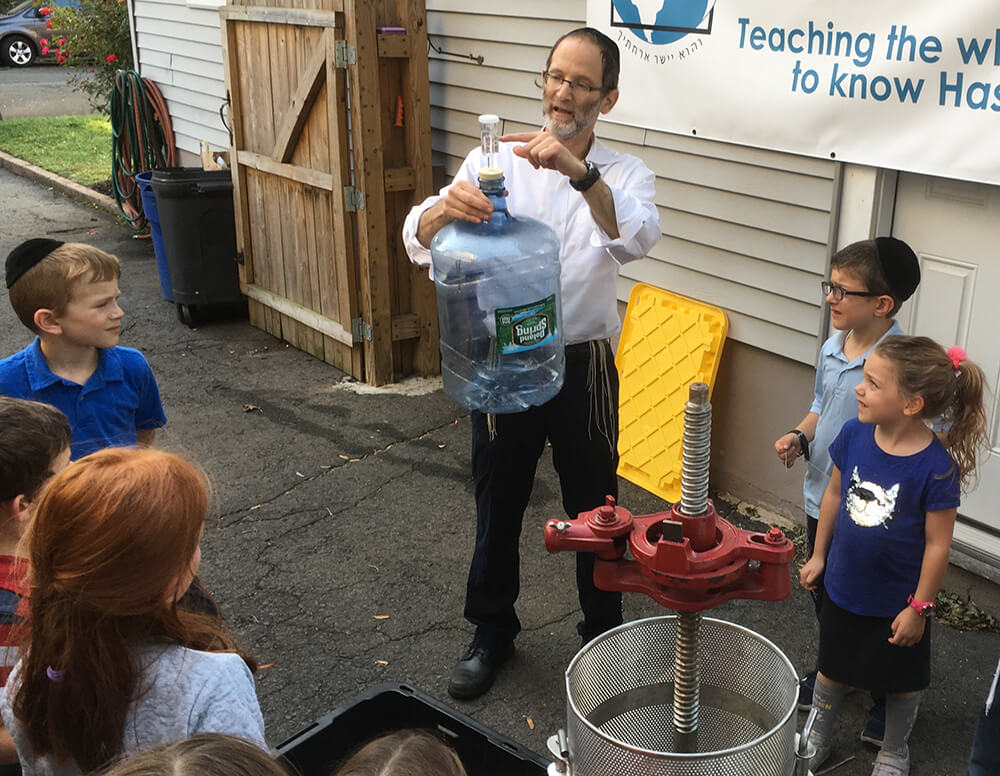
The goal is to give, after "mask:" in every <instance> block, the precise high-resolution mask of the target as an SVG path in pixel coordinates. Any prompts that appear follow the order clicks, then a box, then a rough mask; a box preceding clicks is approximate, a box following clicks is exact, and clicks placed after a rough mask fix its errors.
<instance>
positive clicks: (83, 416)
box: [0, 337, 167, 461]
mask: <svg viewBox="0 0 1000 776" xmlns="http://www.w3.org/2000/svg"><path fill="white" fill-rule="evenodd" d="M98 352H99V354H100V358H99V359H98V362H97V369H95V370H94V374H92V375H91V376H90V379H89V380H87V384H86V385H80V384H78V383H74V382H72V381H70V380H65V379H63V378H62V377H59V376H58V375H56V374H53V372H52V370H51V369H49V365H48V363H47V362H46V361H45V356H44V355H42V348H41V343H40V341H39V339H38V338H37V337H36V338H35V341H34V342H32V343H31V344H30V345H28V347H26V348H25V349H24V350H21V351H19V352H18V353H15V354H14V355H13V356H10V357H9V358H5V359H3V360H2V361H0V393H2V394H4V395H6V396H13V397H14V398H17V399H33V400H34V401H40V402H44V403H45V404H51V405H52V406H53V407H56V408H57V409H59V410H61V411H62V412H63V414H64V415H66V417H67V418H68V419H69V425H70V428H72V430H73V444H72V449H71V453H70V456H71V458H72V459H73V460H74V461H75V460H76V459H77V458H82V457H83V456H85V455H87V454H88V453H92V452H94V451H95V450H102V449H104V448H105V447H135V446H136V444H138V439H137V437H136V431H149V430H152V429H156V428H160V427H161V426H164V425H166V423H167V416H166V415H165V414H164V413H163V404H162V403H161V402H160V390H159V388H158V387H157V385H156V378H155V377H153V370H152V369H150V368H149V364H148V363H147V362H146V358H145V356H143V355H142V353H140V352H139V351H138V350H135V349H134V348H123V347H114V348H101V349H100V350H99V351H98Z"/></svg>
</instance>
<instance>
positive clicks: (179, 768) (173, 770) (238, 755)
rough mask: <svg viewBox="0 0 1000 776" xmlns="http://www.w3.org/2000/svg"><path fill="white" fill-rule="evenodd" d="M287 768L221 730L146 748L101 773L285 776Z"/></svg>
mask: <svg viewBox="0 0 1000 776" xmlns="http://www.w3.org/2000/svg"><path fill="white" fill-rule="evenodd" d="M289 774H290V771H289V769H288V768H286V767H284V766H283V765H282V764H281V763H280V762H278V761H276V760H273V759H271V757H270V756H269V755H268V754H267V752H265V751H263V750H262V749H261V748H260V747H259V746H257V745H256V744H253V743H251V742H249V741H244V740H243V739H242V738H236V737H234V736H226V735H222V734H221V733H198V734H196V735H193V736H191V738H186V739H184V740H182V741H175V742H174V743H172V744H163V745H161V746H158V747H156V748H155V749H150V750H148V751H146V752H142V753H141V754H137V755H135V756H134V757H130V758H129V759H127V760H123V761H122V762H120V763H118V764H117V765H115V766H113V767H112V768H110V769H109V770H107V771H105V772H104V776H289Z"/></svg>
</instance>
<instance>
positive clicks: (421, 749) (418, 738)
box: [333, 730, 466, 776]
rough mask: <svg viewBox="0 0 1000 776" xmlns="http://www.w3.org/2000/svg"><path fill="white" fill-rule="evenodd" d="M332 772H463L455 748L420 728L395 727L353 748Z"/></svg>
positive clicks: (373, 775)
mask: <svg viewBox="0 0 1000 776" xmlns="http://www.w3.org/2000/svg"><path fill="white" fill-rule="evenodd" d="M333 776H466V773H465V768H464V767H463V766H462V761H461V760H460V759H458V755H457V754H456V753H455V750H454V749H452V748H451V747H450V746H448V745H447V744H445V743H444V742H443V741H442V740H441V739H439V738H437V737H436V736H434V735H431V734H430V733H428V732H427V731H424V730H397V731H396V732H395V733H389V734H387V735H384V736H381V737H379V738H376V739H375V740H374V741H370V742H368V743H367V744H365V745H364V746H363V747H361V749H359V750H358V751H357V752H355V754H354V755H352V756H351V758H350V759H349V760H347V762H345V763H344V764H343V765H341V766H340V768H338V769H337V770H336V771H334V774H333Z"/></svg>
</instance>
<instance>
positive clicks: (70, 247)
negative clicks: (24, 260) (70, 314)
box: [9, 243, 121, 334]
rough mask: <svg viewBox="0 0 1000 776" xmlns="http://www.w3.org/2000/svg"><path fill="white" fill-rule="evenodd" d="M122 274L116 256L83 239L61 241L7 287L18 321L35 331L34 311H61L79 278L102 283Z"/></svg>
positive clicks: (58, 312)
mask: <svg viewBox="0 0 1000 776" xmlns="http://www.w3.org/2000/svg"><path fill="white" fill-rule="evenodd" d="M120 277H121V265H120V264H119V263H118V259H117V257H115V256H112V255H111V254H110V253H105V252H104V251H102V250H101V249H100V248H95V247H94V246H93V245H87V244H85V243H63V244H62V245H60V246H59V247H58V248H56V249H55V250H54V251H52V253H50V254H49V255H48V256H46V257H45V258H44V259H42V260H41V261H40V262H38V263H37V264H36V265H35V266H34V267H32V268H31V269H29V270H28V271H27V272H25V273H24V274H23V275H22V276H21V277H20V278H18V280H17V282H16V283H14V285H12V286H11V287H10V291H9V293H10V305H11V307H13V308H14V312H15V313H17V317H18V318H20V319H21V323H23V324H24V325H25V326H27V327H28V328H29V329H31V330H32V331H33V332H35V333H36V334H37V333H38V328H37V327H36V326H35V313H36V312H38V311H39V310H52V311H53V312H55V314H56V315H61V314H62V313H63V311H64V310H65V309H66V305H67V304H69V302H70V300H71V299H72V298H73V289H74V287H75V286H76V284H78V283H79V282H80V281H85V282H88V283H101V282H104V281H107V280H117V279H118V278H120Z"/></svg>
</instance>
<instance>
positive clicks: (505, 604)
mask: <svg viewBox="0 0 1000 776" xmlns="http://www.w3.org/2000/svg"><path fill="white" fill-rule="evenodd" d="M594 345H595V346H596V353H597V359H598V360H599V361H600V363H599V364H597V365H596V366H602V367H603V369H597V370H596V372H595V370H593V369H592V368H591V360H592V359H591V352H592V351H591V345H590V343H582V344H580V345H571V346H569V347H567V348H566V378H565V382H564V384H563V388H562V390H561V391H560V392H559V394H558V395H557V396H556V397H555V398H553V399H552V400H550V401H549V402H548V403H547V404H545V405H543V406H541V407H532V408H531V409H529V410H527V411H526V412H519V413H516V414H512V415H494V416H493V420H494V423H495V426H494V432H495V433H494V435H493V438H492V439H491V438H490V429H489V424H488V418H487V416H486V415H484V414H483V413H481V412H473V413H472V474H473V478H474V480H475V486H476V547H475V551H474V553H473V556H472V565H471V567H470V568H469V581H468V586H467V588H466V597H465V617H466V619H467V620H468V621H469V622H471V623H472V624H473V625H475V626H476V636H475V639H474V644H476V645H477V646H485V647H488V648H489V647H492V648H496V647H501V646H505V645H506V644H509V643H511V642H512V641H513V640H514V637H515V636H516V635H517V634H518V632H519V631H520V630H521V623H520V621H519V620H518V619H517V614H516V613H515V611H514V603H515V601H517V596H518V593H519V591H520V555H519V553H518V540H519V539H520V536H521V524H522V521H523V518H524V510H525V508H526V507H527V505H528V499H529V498H530V496H531V489H532V487H533V485H534V482H535V469H536V467H537V465H538V459H539V457H540V456H541V454H542V451H543V450H544V449H545V442H546V440H548V441H550V442H551V443H552V462H553V464H554V465H555V469H556V472H557V473H558V475H559V484H560V488H561V490H562V502H563V509H565V510H566V514H567V515H569V516H570V517H576V516H577V515H578V514H579V513H580V512H583V511H585V510H588V509H593V508H594V507H597V506H600V505H601V504H603V503H604V498H605V496H607V495H609V494H610V495H612V496H614V497H615V498H617V497H618V476H617V469H618V434H617V428H618V373H617V371H616V370H615V364H614V354H613V353H612V352H611V345H610V343H608V342H607V341H606V340H604V341H600V342H596V343H594ZM595 373H596V375H598V379H596V380H593V385H591V386H588V382H590V381H589V380H588V374H590V375H593V374H595ZM605 377H606V380H605V379H602V378H605ZM592 392H593V393H594V394H595V395H594V396H593V397H592V396H591V393H592ZM599 407H608V408H610V412H611V415H610V417H609V416H608V415H607V414H606V413H603V412H600V411H599V410H597V409H595V408H599ZM608 437H610V440H609V439H608ZM576 581H577V588H578V590H579V594H580V606H581V608H582V609H583V617H584V621H583V623H581V624H580V625H579V626H578V630H579V631H580V633H581V635H583V636H584V637H585V638H592V637H593V636H595V635H597V634H599V633H601V632H603V631H604V630H607V629H608V628H612V627H614V626H616V625H619V624H620V623H621V621H622V597H621V593H612V592H607V591H603V590H598V589H597V588H596V587H595V586H594V556H593V554H592V553H578V554H577V563H576Z"/></svg>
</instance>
